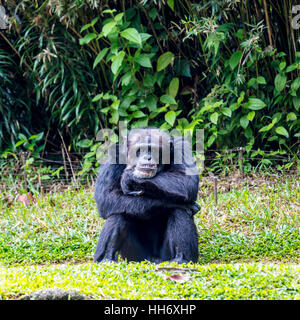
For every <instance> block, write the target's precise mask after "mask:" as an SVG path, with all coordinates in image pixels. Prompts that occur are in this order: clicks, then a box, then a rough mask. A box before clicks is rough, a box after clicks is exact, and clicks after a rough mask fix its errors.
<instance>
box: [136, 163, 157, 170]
mask: <svg viewBox="0 0 300 320" xmlns="http://www.w3.org/2000/svg"><path fill="white" fill-rule="evenodd" d="M156 168H157V167H156V164H152V163H145V164H142V165H140V166H139V167H138V170H140V171H153V170H155V169H156Z"/></svg>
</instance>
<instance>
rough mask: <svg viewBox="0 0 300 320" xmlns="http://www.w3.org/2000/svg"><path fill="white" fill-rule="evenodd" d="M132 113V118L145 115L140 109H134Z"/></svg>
mask: <svg viewBox="0 0 300 320" xmlns="http://www.w3.org/2000/svg"><path fill="white" fill-rule="evenodd" d="M132 115H133V117H134V118H143V117H145V116H146V115H145V113H144V112H143V111H141V110H138V111H135V112H134V113H133V114H132Z"/></svg>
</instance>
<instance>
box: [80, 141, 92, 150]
mask: <svg viewBox="0 0 300 320" xmlns="http://www.w3.org/2000/svg"><path fill="white" fill-rule="evenodd" d="M91 144H92V142H91V141H90V140H88V139H83V140H80V141H78V142H77V143H76V145H77V146H78V147H80V148H88V147H89V146H90V145H91Z"/></svg>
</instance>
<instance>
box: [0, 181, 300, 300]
mask: <svg viewBox="0 0 300 320" xmlns="http://www.w3.org/2000/svg"><path fill="white" fill-rule="evenodd" d="M223 189H225V187H224V186H223V185H222V184H220V185H219V190H220V191H221V192H220V193H219V202H218V206H217V207H214V205H213V195H212V194H211V192H210V190H211V188H210V186H209V185H206V184H203V185H202V186H201V188H200V193H199V194H200V200H199V204H200V205H201V211H200V213H198V214H197V215H196V217H195V222H196V225H197V228H198V232H199V254H200V256H199V264H197V265H191V266H192V268H195V269H197V270H198V272H192V273H191V274H190V277H191V279H189V280H187V281H186V282H184V283H173V281H171V280H168V281H167V280H166V277H165V276H164V273H166V272H165V271H163V272H157V271H155V267H156V266H154V265H151V264H148V263H140V264H139V263H130V264H127V263H125V262H121V263H120V264H119V265H118V264H100V265H95V264H92V263H91V261H92V257H93V253H94V250H95V246H96V243H97V240H98V236H99V233H100V231H101V228H102V226H103V223H104V221H103V220H101V219H100V218H98V215H97V212H96V207H95V203H94V200H93V190H92V189H81V190H79V191H78V190H77V191H76V190H74V189H68V190H65V191H61V192H53V193H48V194H45V195H39V196H38V195H37V196H35V199H36V201H35V202H34V203H32V204H31V205H29V206H24V205H23V204H22V203H21V202H19V201H17V200H16V198H17V196H16V195H15V194H14V193H13V192H11V193H5V194H4V193H3V194H0V212H1V213H0V264H1V265H2V267H1V269H0V270H1V271H0V295H1V296H2V298H3V299H7V298H14V297H19V296H20V295H21V294H25V293H28V292H30V291H33V290H36V289H41V288H48V287H49V288H50V287H62V288H72V289H76V288H77V289H78V290H79V291H81V292H83V293H85V294H87V295H89V296H90V297H93V298H101V297H104V298H122V299H123V298H124V299H125V298H126V299H133V298H135V299H136V298H145V299H154V298H170V299H181V298H184V299H291V298H297V297H298V298H299V295H298V296H297V295H296V281H297V272H299V265H298V266H297V264H299V257H300V252H299V251H300V232H299V226H300V224H299V218H300V217H299V211H300V203H299V200H300V183H299V179H297V178H296V177H295V178H294V179H288V180H286V181H282V182H278V183H276V184H272V185H268V184H267V183H266V184H264V185H261V186H258V187H251V186H249V187H247V186H244V187H241V188H238V187H237V186H236V187H233V188H231V190H230V191H227V192H225V191H224V192H222V190H223ZM59 263H60V264H63V265H51V264H59ZM66 263H67V265H66ZM283 263H285V264H283ZM72 264H74V265H72ZM264 264H266V265H264ZM41 265H43V266H41ZM186 267H189V266H186Z"/></svg>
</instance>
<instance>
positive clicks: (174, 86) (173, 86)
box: [169, 78, 179, 98]
mask: <svg viewBox="0 0 300 320" xmlns="http://www.w3.org/2000/svg"><path fill="white" fill-rule="evenodd" d="M178 88H179V79H178V78H173V79H172V80H171V82H170V85H169V94H170V95H171V96H172V97H173V98H175V97H176V95H177V93H178Z"/></svg>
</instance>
